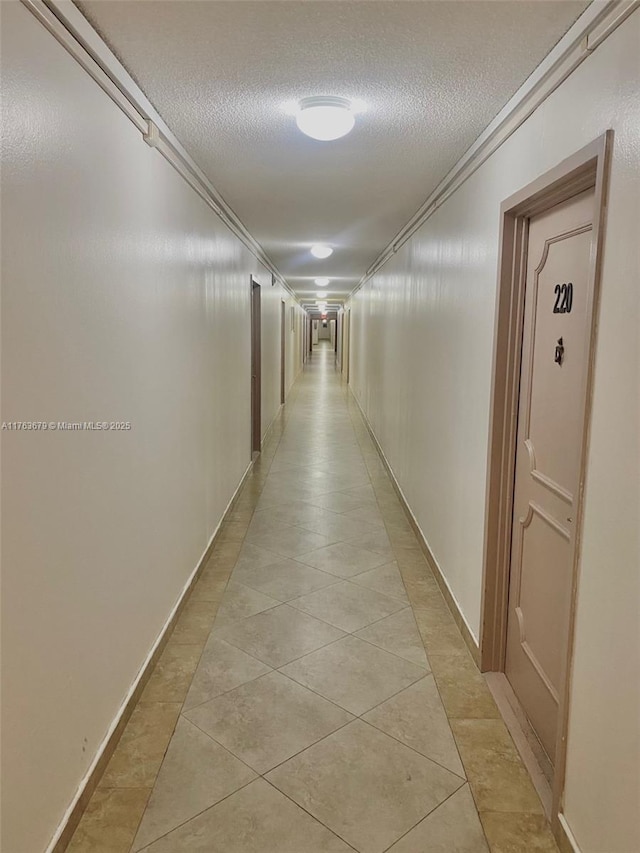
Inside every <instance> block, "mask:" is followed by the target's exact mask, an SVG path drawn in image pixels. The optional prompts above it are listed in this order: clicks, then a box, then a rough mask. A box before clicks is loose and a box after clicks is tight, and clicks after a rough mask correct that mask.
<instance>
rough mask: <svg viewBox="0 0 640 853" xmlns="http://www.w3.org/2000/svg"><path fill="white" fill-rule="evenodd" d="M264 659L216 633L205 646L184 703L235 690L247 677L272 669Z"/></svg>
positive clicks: (189, 705) (186, 705) (196, 702)
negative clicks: (254, 655) (258, 658)
mask: <svg viewBox="0 0 640 853" xmlns="http://www.w3.org/2000/svg"><path fill="white" fill-rule="evenodd" d="M270 669H271V668H270V667H268V666H267V665H266V664H265V663H262V661H259V660H256V658H253V657H251V656H250V655H248V654H246V652H243V651H242V650H241V649H237V648H236V647H235V646H230V645H229V644H228V643H225V642H224V641H223V640H219V639H218V638H217V637H216V636H215V635H213V636H212V637H211V638H210V639H209V642H208V643H207V645H206V646H205V647H204V651H203V652H202V657H201V659H200V663H199V664H198V668H197V670H196V672H195V675H194V677H193V682H192V684H191V687H190V689H189V692H188V694H187V698H186V699H185V703H184V710H187V709H189V708H194V707H195V706H196V705H201V704H202V703H203V702H207V701H208V700H209V699H214V698H215V697H216V696H220V695H221V694H222V693H227V692H228V691H229V690H233V689H234V687H239V686H240V685H241V684H245V683H246V682H247V681H251V680H252V679H254V678H258V677H259V676H260V675H265V674H266V673H267V672H269V671H270Z"/></svg>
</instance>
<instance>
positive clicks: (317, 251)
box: [311, 243, 333, 258]
mask: <svg viewBox="0 0 640 853" xmlns="http://www.w3.org/2000/svg"><path fill="white" fill-rule="evenodd" d="M311 254H312V255H313V257H314V258H328V257H329V255H333V249H332V248H331V246H325V245H324V243H316V244H315V246H312V247H311Z"/></svg>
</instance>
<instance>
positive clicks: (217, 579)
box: [189, 566, 232, 602]
mask: <svg viewBox="0 0 640 853" xmlns="http://www.w3.org/2000/svg"><path fill="white" fill-rule="evenodd" d="M231 568H232V567H231V566H230V567H229V569H228V570H227V571H226V572H225V573H224V575H222V574H221V573H220V572H217V573H215V574H214V572H207V571H205V572H203V573H202V575H201V577H200V578H199V579H198V581H197V582H196V584H195V585H194V587H193V589H192V590H191V593H190V595H189V600H190V601H217V602H220V600H221V599H222V596H223V595H224V590H225V587H226V585H227V579H228V575H229V574H230V572H231Z"/></svg>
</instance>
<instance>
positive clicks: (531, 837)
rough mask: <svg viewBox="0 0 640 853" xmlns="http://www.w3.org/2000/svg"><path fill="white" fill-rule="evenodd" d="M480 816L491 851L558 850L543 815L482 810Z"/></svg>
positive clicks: (532, 852)
mask: <svg viewBox="0 0 640 853" xmlns="http://www.w3.org/2000/svg"><path fill="white" fill-rule="evenodd" d="M480 818H481V820H482V825H483V826H484V831H485V833H486V835H487V838H488V840H489V846H490V848H491V853H525V851H526V853H558V847H557V845H556V842H555V839H554V837H553V834H552V832H551V828H550V827H549V823H548V821H547V819H546V818H545V816H544V815H541V814H518V813H517V812H515V813H514V812H512V813H511V814H509V813H505V812H501V813H498V812H481V813H480Z"/></svg>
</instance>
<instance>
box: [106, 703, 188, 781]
mask: <svg viewBox="0 0 640 853" xmlns="http://www.w3.org/2000/svg"><path fill="white" fill-rule="evenodd" d="M179 714H180V703H179V702H140V703H138V705H137V706H136V707H135V708H134V709H133V713H132V714H131V718H130V720H129V722H128V723H127V725H126V727H125V730H124V732H123V734H122V737H121V738H120V743H119V744H118V746H117V747H116V750H115V752H114V753H113V755H112V756H111V760H110V761H109V763H108V765H107V768H106V770H105V772H104V775H103V777H102V779H101V780H100V787H101V788H152V787H153V783H154V782H155V778H156V775H157V773H158V770H159V768H160V765H161V764H162V759H163V757H164V753H165V751H166V749H167V746H168V744H169V741H170V740H171V735H172V734H173V730H174V728H175V725H176V722H177V720H178V715H179Z"/></svg>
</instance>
